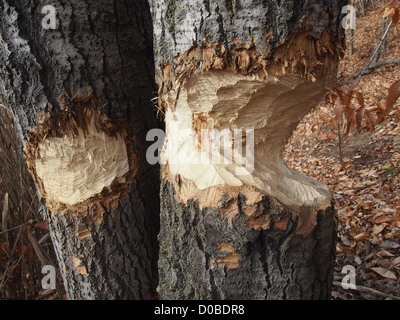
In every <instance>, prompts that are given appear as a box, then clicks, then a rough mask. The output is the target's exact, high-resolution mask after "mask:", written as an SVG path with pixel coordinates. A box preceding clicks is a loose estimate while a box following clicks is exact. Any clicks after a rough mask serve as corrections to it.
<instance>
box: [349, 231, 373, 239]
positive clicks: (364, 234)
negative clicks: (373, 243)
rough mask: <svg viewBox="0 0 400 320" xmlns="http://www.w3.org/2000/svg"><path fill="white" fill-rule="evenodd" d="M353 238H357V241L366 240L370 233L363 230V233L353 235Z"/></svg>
mask: <svg viewBox="0 0 400 320" xmlns="http://www.w3.org/2000/svg"><path fill="white" fill-rule="evenodd" d="M353 239H354V240H356V241H366V240H369V239H370V235H369V234H368V233H366V232H363V233H360V234H357V235H355V236H354V237H353Z"/></svg>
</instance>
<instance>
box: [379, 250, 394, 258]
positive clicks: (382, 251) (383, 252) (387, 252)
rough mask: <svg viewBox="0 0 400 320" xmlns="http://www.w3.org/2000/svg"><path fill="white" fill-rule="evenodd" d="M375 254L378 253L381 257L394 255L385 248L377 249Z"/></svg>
mask: <svg viewBox="0 0 400 320" xmlns="http://www.w3.org/2000/svg"><path fill="white" fill-rule="evenodd" d="M377 254H378V255H379V256H381V257H382V258H385V257H394V254H393V253H390V252H389V251H386V250H381V251H379V252H378V253H377Z"/></svg>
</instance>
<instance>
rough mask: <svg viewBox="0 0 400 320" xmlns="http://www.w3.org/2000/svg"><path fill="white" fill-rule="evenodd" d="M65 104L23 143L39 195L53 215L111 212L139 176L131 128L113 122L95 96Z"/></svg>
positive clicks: (75, 99)
mask: <svg viewBox="0 0 400 320" xmlns="http://www.w3.org/2000/svg"><path fill="white" fill-rule="evenodd" d="M63 103H64V104H65V105H66V108H65V109H64V110H61V111H56V112H53V113H52V114H46V115H45V116H44V117H43V115H42V116H41V118H40V119H43V120H42V121H40V122H41V124H40V130H37V129H35V128H34V129H33V130H32V131H31V132H30V133H29V136H28V140H26V141H25V146H24V147H25V148H24V150H25V153H26V155H27V163H28V168H29V171H30V172H31V174H32V176H33V178H34V179H35V182H36V185H37V186H38V189H39V192H40V195H41V197H42V199H43V200H45V202H46V205H47V207H48V208H51V211H54V212H56V211H60V212H70V211H71V212H79V213H85V212H87V209H88V207H91V208H97V209H96V210H97V211H99V212H98V213H101V211H102V208H103V207H106V208H108V207H110V208H114V207H116V206H117V205H118V201H119V199H120V198H121V197H123V196H124V195H125V194H126V192H127V188H128V185H129V184H131V183H132V182H133V177H134V176H135V175H136V172H137V158H136V152H135V148H134V145H133V142H132V141H134V136H131V134H130V130H129V125H128V123H127V121H125V120H122V121H120V122H118V123H114V122H113V121H112V120H111V119H110V118H109V117H108V116H107V115H106V114H105V113H104V112H103V110H102V108H101V106H100V105H99V104H98V102H97V100H96V98H95V97H94V96H93V94H87V95H85V96H79V97H76V98H74V99H73V100H71V101H66V100H63ZM100 203H102V205H100ZM97 211H96V212H97Z"/></svg>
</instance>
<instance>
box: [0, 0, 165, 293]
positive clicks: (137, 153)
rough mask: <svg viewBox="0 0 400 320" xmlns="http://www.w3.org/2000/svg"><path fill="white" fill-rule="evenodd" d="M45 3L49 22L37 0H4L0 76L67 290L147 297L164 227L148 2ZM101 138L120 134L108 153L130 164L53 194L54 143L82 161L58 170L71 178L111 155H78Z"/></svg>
mask: <svg viewBox="0 0 400 320" xmlns="http://www.w3.org/2000/svg"><path fill="white" fill-rule="evenodd" d="M46 4H47V3H46ZM50 4H51V5H53V6H54V7H55V9H56V13H57V26H56V29H55V30H52V29H49V30H46V29H44V28H43V27H42V19H43V18H45V14H43V13H42V8H43V6H44V5H45V4H44V3H43V2H37V1H28V0H26V1H25V0H24V1H19V0H15V1H14V0H10V1H2V2H1V3H0V59H1V63H0V85H1V89H2V91H3V93H4V97H5V99H6V100H7V103H8V105H9V106H10V108H11V109H12V112H13V116H14V120H15V122H16V125H17V129H18V133H19V138H20V143H21V149H22V147H24V150H25V152H26V155H27V161H28V165H29V168H30V171H31V173H32V175H33V177H34V180H35V182H36V184H37V187H38V191H39V194H40V197H41V200H42V202H43V204H44V207H43V214H44V215H45V219H46V221H47V222H48V225H49V228H50V233H51V237H52V240H53V244H54V247H55V250H56V254H57V257H58V262H59V266H60V270H61V273H62V276H63V279H64V283H65V288H66V292H67V296H68V298H69V299H149V298H151V297H152V296H153V295H154V294H155V290H156V286H157V284H158V277H157V254H158V244H157V238H156V235H157V233H158V227H159V203H158V201H155V199H158V194H159V172H158V169H157V167H150V166H149V165H148V164H147V162H146V159H145V158H144V155H145V150H146V149H147V147H148V145H147V144H146V141H145V137H146V133H147V131H148V130H149V129H150V128H154V127H157V126H159V124H158V123H157V121H156V117H155V112H154V107H153V105H152V103H151V102H150V100H151V98H152V97H153V92H154V91H155V84H154V62H153V57H152V25H151V16H150V9H149V5H148V3H147V1H136V0H135V1H120V0H117V1H111V0H102V1H91V0H89V1H84V0H77V1H60V0H59V1H52V2H51V3H50ZM91 120H92V122H91V123H90V121H91ZM98 136H102V137H103V138H104V139H105V140H104V141H111V140H110V139H117V140H116V141H122V142H123V143H125V145H123V144H122V150H125V148H126V151H125V152H126V153H125V154H123V155H115V156H116V157H117V156H121V157H122V158H123V159H124V161H125V162H124V163H125V167H124V169H126V170H127V172H126V170H125V171H122V172H121V174H120V176H118V179H117V178H115V180H114V181H112V183H111V184H110V183H109V182H107V183H106V184H105V185H104V188H103V189H102V190H100V191H93V192H95V193H97V194H95V195H92V194H90V197H89V198H82V199H81V200H82V201H79V202H77V203H75V202H74V201H72V200H71V203H67V204H66V203H63V201H61V200H59V201H58V200H57V192H58V194H59V195H62V194H63V193H64V191H65V192H67V191H68V190H63V184H62V183H63V182H64V181H63V179H66V178H65V177H63V176H62V175H61V176H60V177H57V179H56V180H57V181H53V182H54V183H55V184H56V186H57V188H58V189H57V188H56V189H57V190H58V191H57V192H53V193H52V194H50V192H49V191H50V189H51V188H53V187H52V185H51V183H48V182H47V180H46V181H45V180H44V178H43V177H44V176H45V174H46V173H48V172H49V170H50V169H51V168H50V167H49V163H50V162H46V161H47V160H48V159H47V156H48V155H49V154H50V153H51V152H56V156H54V157H53V159H52V160H54V161H58V159H61V158H62V157H61V156H60V154H57V152H64V151H66V152H67V151H68V150H69V151H68V152H69V153H68V152H67V153H66V155H67V156H70V157H71V159H72V158H73V157H75V156H76V157H77V158H76V159H78V160H77V161H76V159H75V160H74V161H76V162H74V161H72V160H71V161H70V162H69V160H68V159H67V164H65V167H68V170H70V171H74V170H75V171H76V172H78V173H79V174H76V172H75V173H74V174H72V173H71V174H72V176H73V177H74V179H78V180H79V178H80V176H82V177H83V178H84V179H90V177H91V175H92V173H91V172H86V171H85V169H82V168H85V166H86V167H87V168H91V170H93V167H92V164H93V161H94V162H95V163H96V165H97V162H96V161H98V162H99V163H100V165H103V163H102V159H103V160H104V159H105V157H106V156H108V157H110V154H109V153H107V150H102V149H101V147H99V146H95V147H94V149H93V150H94V151H93V152H94V154H88V156H87V157H86V159H84V158H83V154H82V151H80V152H81V153H80V154H78V155H74V154H73V151H74V148H73V147H71V146H74V143H75V146H78V147H79V148H81V149H82V148H83V149H84V148H85V147H86V144H85V143H89V142H86V141H85V139H87V138H88V137H90V138H91V139H92V141H91V143H95V141H97V140H96V139H97V138H98ZM107 137H109V138H107ZM79 139H81V140H79ZM118 139H119V140H118ZM70 141H72V142H73V143H72V142H71V146H70V148H67V147H65V144H66V143H67V142H68V143H69V142H70ZM93 141H94V142H93ZM104 141H103V142H104ZM46 143H47V144H46ZM111 145H113V144H111ZM46 146H47V147H46ZM46 148H47V149H46ZM71 150H72V151H71ZM46 152H47V153H46ZM71 153H72V154H71ZM63 155H64V154H63ZM67 156H66V157H67ZM111 156H113V155H111ZM49 157H51V155H49ZM79 157H81V158H79ZM79 159H80V160H79ZM92 159H95V160H93V161H92ZM38 161H39V162H38ZM40 161H42V162H43V163H42V172H38V168H37V165H39V163H40ZM116 161H117V160H115V159H114V162H113V161H112V159H108V160H107V164H110V163H111V166H113V163H114V164H115V162H116ZM105 165H106V163H104V166H105ZM128 165H129V166H128ZM102 168H103V167H98V168H96V170H94V171H93V174H97V173H98V172H101V170H102ZM97 169H98V170H97ZM103 169H104V170H103V171H104V172H106V171H107V170H106V169H108V167H107V168H103ZM79 170H81V172H79ZM113 170H114V169H113ZM115 170H117V169H115ZM56 173H57V172H56ZM46 179H51V177H47V176H46ZM66 183H69V182H68V181H66ZM69 187H71V188H74V182H72V183H71V184H70V185H69ZM83 187H84V186H83ZM68 192H69V191H68ZM79 192H80V191H79ZM79 192H78V194H81V193H79ZM82 194H83V193H82ZM59 199H61V197H60V198H59ZM62 199H63V198H62ZM78 199H79V197H78Z"/></svg>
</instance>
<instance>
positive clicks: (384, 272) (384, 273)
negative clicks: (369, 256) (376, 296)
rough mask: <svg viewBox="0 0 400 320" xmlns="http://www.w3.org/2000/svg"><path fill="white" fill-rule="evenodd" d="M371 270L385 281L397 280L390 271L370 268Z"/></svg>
mask: <svg viewBox="0 0 400 320" xmlns="http://www.w3.org/2000/svg"><path fill="white" fill-rule="evenodd" d="M371 270H372V271H374V272H376V273H377V274H379V275H380V276H382V277H384V278H386V279H390V280H397V277H396V275H395V274H394V273H393V272H392V271H390V270H387V269H385V268H371Z"/></svg>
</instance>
